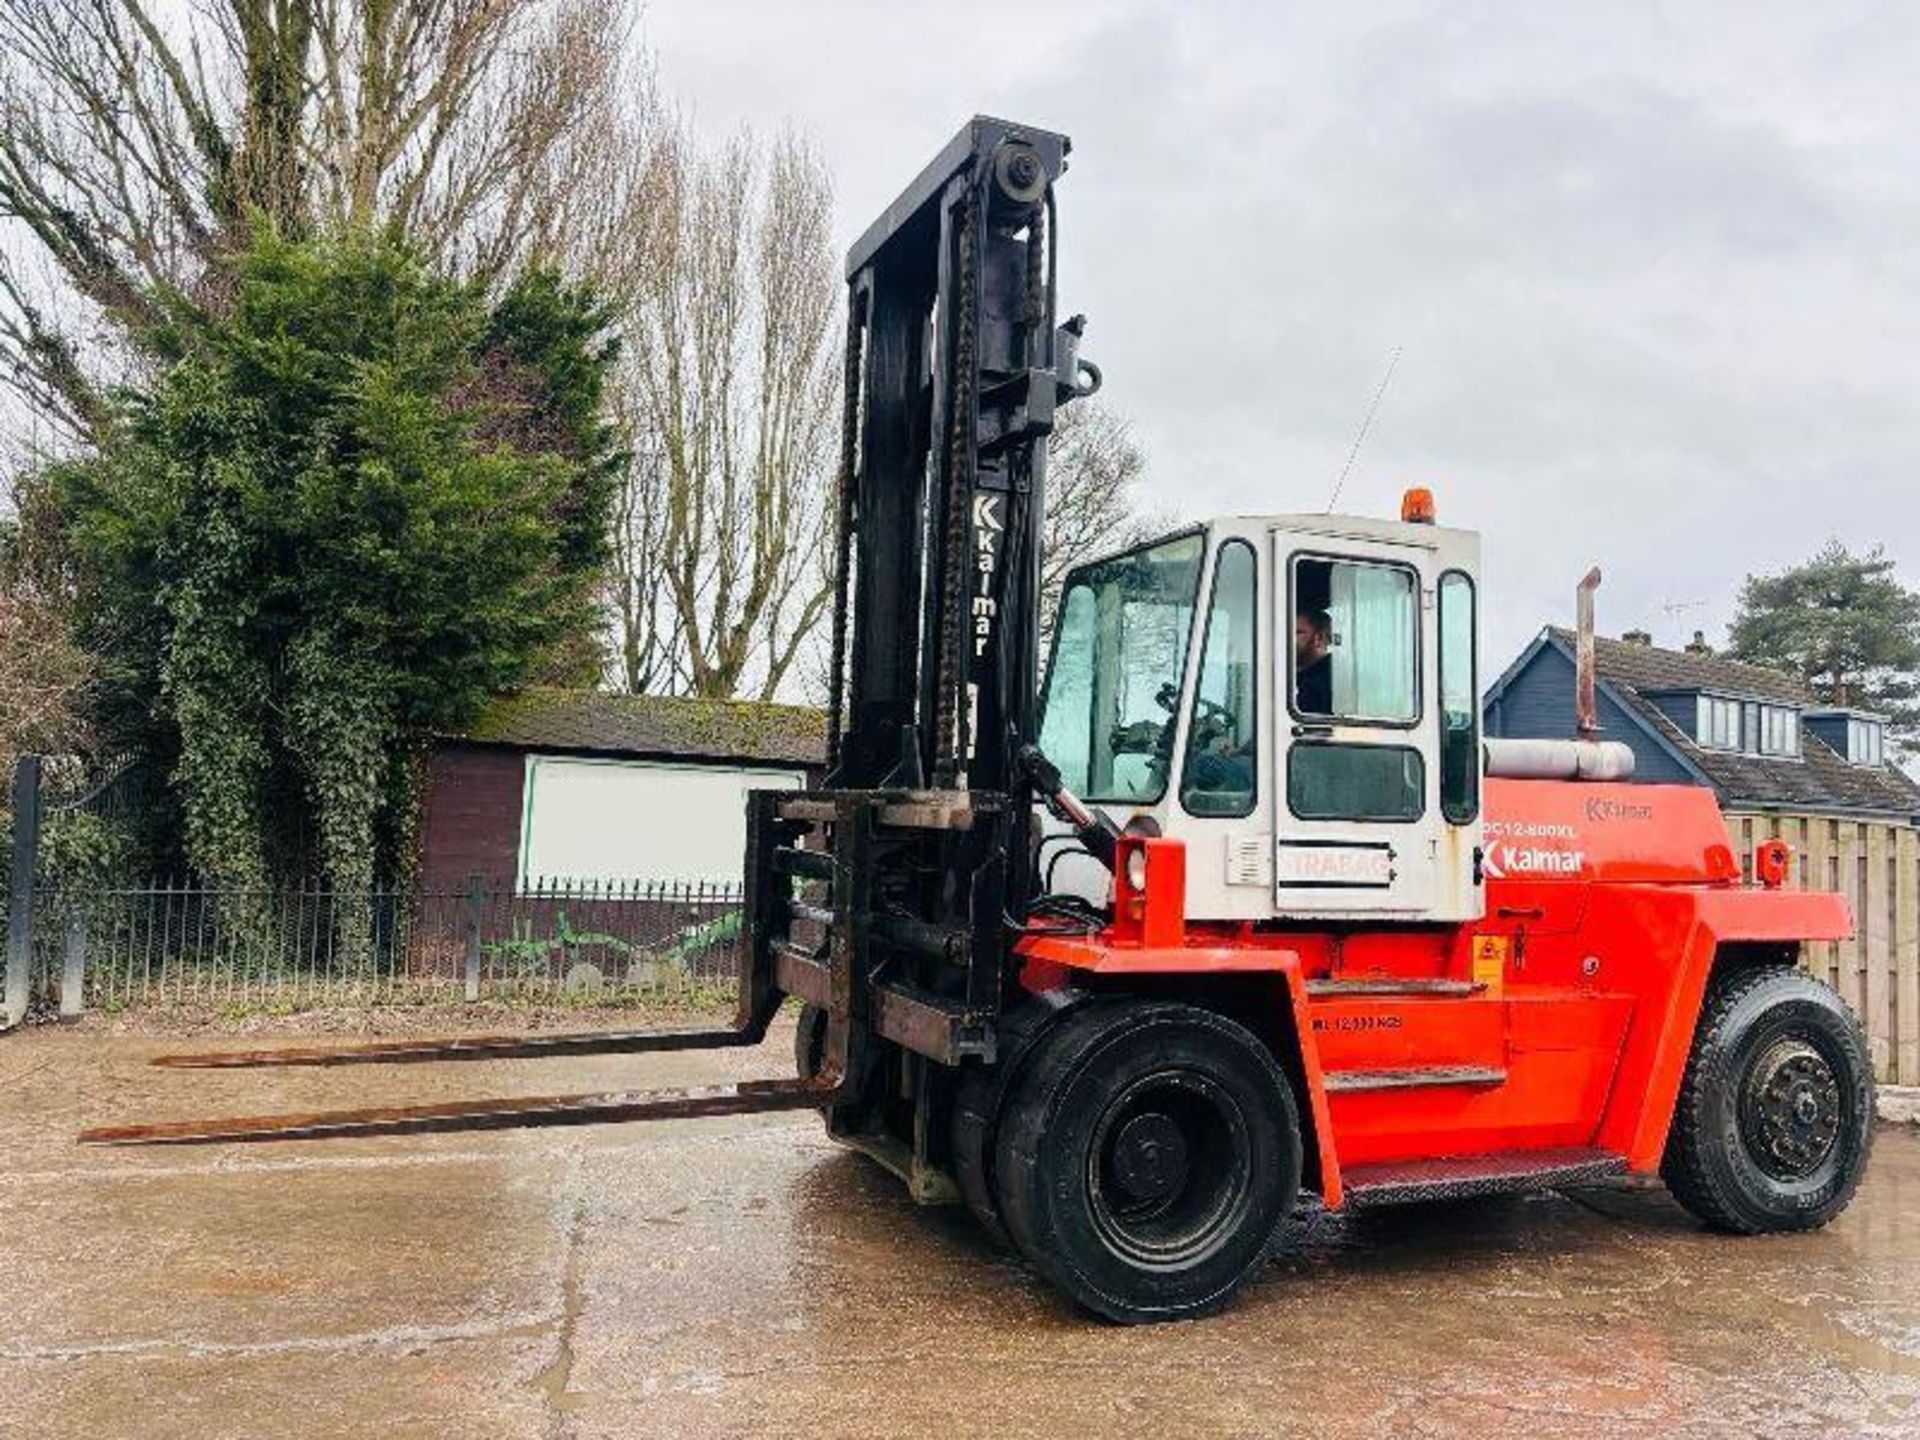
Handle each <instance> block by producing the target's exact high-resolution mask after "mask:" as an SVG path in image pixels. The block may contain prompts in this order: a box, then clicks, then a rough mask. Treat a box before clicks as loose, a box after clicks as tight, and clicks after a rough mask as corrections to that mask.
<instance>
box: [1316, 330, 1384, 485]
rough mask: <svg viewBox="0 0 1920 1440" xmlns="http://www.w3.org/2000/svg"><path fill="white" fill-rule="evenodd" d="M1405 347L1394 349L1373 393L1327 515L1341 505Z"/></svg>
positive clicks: (1348, 453)
mask: <svg viewBox="0 0 1920 1440" xmlns="http://www.w3.org/2000/svg"><path fill="white" fill-rule="evenodd" d="M1402 348H1403V347H1401V346H1399V345H1396V346H1394V347H1393V354H1392V355H1391V356H1389V357H1388V359H1387V373H1386V374H1384V375H1382V376H1381V377H1380V387H1379V388H1378V389H1377V390H1375V391H1374V392H1373V403H1372V404H1370V405H1368V406H1367V415H1366V418H1365V419H1364V420H1362V421H1361V422H1360V433H1359V434H1357V435H1355V436H1354V437H1353V448H1352V449H1351V450H1349V451H1347V463H1346V464H1345V465H1342V466H1341V467H1340V478H1339V479H1337V480H1335V481H1334V482H1333V494H1331V495H1329V496H1328V497H1327V508H1326V511H1325V513H1327V514H1329V515H1331V514H1332V513H1333V507H1334V506H1335V505H1336V504H1338V503H1339V500H1340V491H1341V490H1342V489H1344V488H1345V486H1346V483H1347V476H1348V475H1350V474H1351V473H1353V462H1354V461H1355V460H1356V459H1358V458H1359V455H1360V446H1361V444H1362V443H1363V442H1364V441H1365V440H1366V438H1367V431H1369V430H1371V429H1372V428H1373V417H1374V416H1375V415H1377V414H1379V413H1380V400H1381V397H1382V396H1384V395H1385V394H1386V393H1387V386H1388V384H1389V383H1391V382H1392V380H1393V372H1394V370H1395V369H1396V368H1397V367H1398V366H1399V364H1400V351H1401V349H1402Z"/></svg>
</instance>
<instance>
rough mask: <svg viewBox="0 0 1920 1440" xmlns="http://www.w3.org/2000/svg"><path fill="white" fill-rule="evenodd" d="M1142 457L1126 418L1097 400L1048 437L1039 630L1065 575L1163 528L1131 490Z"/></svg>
mask: <svg viewBox="0 0 1920 1440" xmlns="http://www.w3.org/2000/svg"><path fill="white" fill-rule="evenodd" d="M1146 468H1147V457H1146V454H1145V453H1144V452H1143V451H1142V450H1141V448H1140V445H1139V442H1138V441H1136V440H1135V439H1134V438H1133V428H1132V426H1130V425H1129V424H1128V423H1127V421H1126V420H1125V419H1123V418H1122V417H1121V416H1120V415H1118V414H1117V413H1115V412H1114V411H1113V410H1112V409H1110V408H1109V407H1107V406H1105V405H1102V404H1101V403H1100V402H1099V401H1097V400H1082V401H1080V402H1078V403H1076V404H1073V405H1069V406H1067V407H1066V408H1065V409H1064V410H1062V411H1060V412H1059V416H1058V418H1057V419H1056V421H1055V424H1054V429H1053V434H1052V436H1051V437H1049V439H1048V441H1047V515H1046V520H1045V523H1044V524H1043V525H1042V526H1041V534H1040V627H1041V634H1042V635H1043V636H1050V635H1051V634H1052V633H1053V613H1054V609H1055V607H1056V606H1057V605H1058V604H1059V602H1060V586H1061V583H1062V582H1063V581H1064V580H1065V579H1066V575H1067V572H1068V571H1069V570H1071V569H1072V568H1073V567H1074V566H1076V565H1078V564H1080V563H1081V562H1082V561H1085V560H1090V559H1092V558H1093V557H1094V556H1096V555H1100V554H1103V553H1105V552H1107V551H1112V550H1122V549H1125V548H1126V547H1127V546H1129V545H1136V544H1138V543H1139V542H1141V541H1143V540H1146V539H1148V538H1150V537H1151V536H1153V535H1154V534H1156V533H1158V532H1159V531H1162V530H1165V529H1167V528H1168V527H1169V526H1170V525H1171V523H1172V521H1171V518H1170V517H1169V516H1168V515H1166V514H1165V513H1163V512H1159V511H1153V512H1144V513H1143V512H1142V511H1141V510H1140V509H1139V508H1138V505H1139V496H1138V494H1137V493H1136V492H1137V489H1138V486H1139V483H1140V478H1141V476H1142V475H1143V474H1144V473H1145V472H1146Z"/></svg>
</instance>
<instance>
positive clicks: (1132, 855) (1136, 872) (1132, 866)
mask: <svg viewBox="0 0 1920 1440" xmlns="http://www.w3.org/2000/svg"><path fill="white" fill-rule="evenodd" d="M1127 884H1128V885H1130V886H1132V887H1133V888H1134V889H1135V890H1139V891H1145V890H1146V888H1147V847H1146V846H1144V845H1136V846H1134V847H1133V848H1132V849H1131V850H1129V851H1127Z"/></svg>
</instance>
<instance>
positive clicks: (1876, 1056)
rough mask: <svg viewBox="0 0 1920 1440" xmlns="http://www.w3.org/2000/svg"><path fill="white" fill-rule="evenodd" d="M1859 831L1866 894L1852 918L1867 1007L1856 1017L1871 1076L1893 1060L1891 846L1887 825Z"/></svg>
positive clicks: (1885, 1070) (1885, 1071) (1887, 1068)
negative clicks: (1864, 1032)
mask: <svg viewBox="0 0 1920 1440" xmlns="http://www.w3.org/2000/svg"><path fill="white" fill-rule="evenodd" d="M1860 829H1861V830H1862V831H1864V832H1865V844H1864V846H1863V847H1862V848H1863V851H1864V853H1865V855H1866V861H1867V873H1866V885H1865V887H1864V888H1865V892H1866V893H1865V894H1864V895H1863V896H1862V897H1861V902H1862V903H1861V904H1860V907H1859V908H1858V910H1857V911H1856V912H1855V915H1856V924H1857V925H1858V927H1859V930H1860V947H1861V954H1862V957H1863V958H1864V960H1865V963H1866V967H1867V973H1866V975H1865V976H1864V977H1863V981H1864V983H1863V984H1862V987H1861V989H1862V993H1863V994H1864V996H1865V997H1866V1008H1865V1009H1864V1010H1862V1011H1860V1012H1859V1014H1860V1019H1861V1023H1863V1024H1864V1025H1865V1026H1866V1027H1867V1044H1868V1045H1869V1046H1870V1047H1871V1048H1872V1050H1873V1069H1874V1073H1875V1074H1876V1075H1886V1074H1888V1073H1889V1071H1890V1070H1891V1068H1892V1060H1893V1014H1892V1000H1893V945H1892V943H1891V942H1892V939H1893V934H1892V932H1893V886H1892V885H1891V884H1890V883H1889V882H1890V881H1891V879H1892V873H1891V871H1890V870H1889V869H1888V863H1887V853H1888V850H1889V849H1890V848H1891V847H1890V846H1889V845H1888V839H1889V837H1888V833H1887V831H1888V827H1887V826H1885V825H1871V824H1867V825H1862V826H1861V827H1860Z"/></svg>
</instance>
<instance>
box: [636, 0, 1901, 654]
mask: <svg viewBox="0 0 1920 1440" xmlns="http://www.w3.org/2000/svg"><path fill="white" fill-rule="evenodd" d="M645 31H646V35H647V38H648V40H649V43H650V44H651V45H652V46H653V48H654V50H655V51H656V55H657V60H658V63H659V67H660V72H661V79H662V82H663V85H664V87H665V88H666V89H667V90H668V91H669V92H671V93H672V94H674V95H675V96H676V97H677V98H678V99H679V100H680V101H681V102H682V103H684V104H686V105H688V106H689V107H691V109H692V110H693V112H694V115H695V118H696V120H697V121H698V123H699V125H700V127H701V128H702V129H703V130H707V131H709V132H724V131H725V130H727V129H729V128H731V127H733V126H736V125H740V124H743V123H744V124H749V125H752V126H755V127H757V128H762V129H772V128H776V127H779V126H781V125H786V124H790V125H792V126H795V127H797V128H799V129H801V130H804V131H806V132H807V133H809V134H810V135H811V136H813V137H814V138H815V140H816V141H817V142H818V144H819V146H820V148H821V151H822V153H823V155H824V157H825V158H826V160H827V162H828V164H829V165H830V166H831V168H832V170H833V172H834V175H835V179H836V184H837V189H838V209H839V226H838V228H839V231H840V234H841V237H842V242H843V244H844V243H845V242H846V241H849V240H851V239H852V237H853V236H854V235H855V234H856V233H858V231H859V230H860V229H861V228H863V227H864V225H865V224H866V222H867V221H868V220H869V219H871V218H872V217H873V215H875V214H876V213H877V212H878V211H879V210H880V208H881V207H882V206H883V205H884V204H886V202H887V201H889V200H890V199H891V198H892V197H893V195H894V194H895V193H896V192H897V191H898V190H899V189H900V188H901V187H902V186H903V185H904V184H905V183H906V182H907V180H908V179H909V178H910V177H911V176H912V175H913V174H914V173H916V172H917V171H918V169H919V168H920V166H921V165H922V164H924V163H925V162H926V161H927V160H928V159H930V158H931V157H932V155H933V153H934V152H935V151H936V150H937V149H938V148H939V146H940V145H941V144H942V143H943V142H944V141H945V140H946V139H948V138H949V136H950V135H951V134H952V133H953V132H954V131H955V130H956V129H958V127H959V126H960V124H961V123H962V122H963V121H964V120H965V118H966V117H967V116H969V115H970V114H972V113H974V112H975V111H985V112H987V113H991V114H999V115H1004V116H1008V117H1011V118H1013V119H1017V120H1022V121H1026V122H1029V123H1032V124H1035V125H1042V126H1046V127H1049V128H1053V129H1058V130H1062V131H1065V132H1066V133H1068V134H1069V135H1071V136H1072V137H1073V141H1074V147H1075V148H1074V156H1073V163H1072V170H1071V173H1070V174H1069V176H1068V178H1067V180H1066V182H1065V183H1064V184H1063V185H1062V187H1061V194H1060V204H1061V229H1062V235H1061V248H1062V254H1061V266H1062V279H1063V285H1062V297H1061V298H1062V305H1063V311H1070V310H1084V311H1086V312H1087V313H1088V315H1089V316H1090V319H1091V330H1090V333H1089V339H1088V343H1087V347H1086V348H1087V353H1088V354H1089V355H1090V356H1091V357H1092V358H1094V359H1096V360H1097V361H1099V362H1100V364H1101V366H1102V368H1103V369H1104V370H1105V373H1106V380H1107V388H1106V392H1105V394H1106V398H1107V399H1109V400H1110V401H1111V402H1112V403H1113V404H1114V406H1116V407H1117V408H1118V409H1120V410H1121V411H1122V412H1123V413H1125V414H1126V415H1127V416H1128V417H1129V418H1130V419H1131V420H1132V421H1133V423H1134V425H1135V426H1136V428H1137V430H1138V432H1139V434H1140V436H1141V438H1142V439H1143V440H1144V442H1145V445H1146V448H1147V450H1148V452H1149V463H1150V481H1149V484H1150V488H1151V499H1152V500H1153V501H1154V502H1156V503H1159V504H1163V505H1167V506H1170V507H1174V508H1176V509H1178V510H1179V511H1180V512H1182V513H1184V514H1186V515H1189V516H1196V517H1197V516H1201V515H1204V514H1207V513H1209V512H1226V511H1236V512H1246V511H1262V510H1276V511H1283V510H1292V509H1305V510H1318V509H1321V508H1323V507H1324V506H1325V504H1326V502H1327V499H1328V495H1329V492H1330V490H1331V487H1332V484H1333V481H1334V478H1335V476H1336V475H1337V474H1338V473H1339V470H1340V468H1341V464H1342V462H1343V460H1344V459H1345V456H1346V453H1347V450H1348V448H1349V447H1350V445H1351V444H1352V441H1353V437H1354V434H1355V432H1356V430H1357V429H1358V428H1359V426H1360V422H1361V419H1362V417H1363V415H1364V414H1365V412H1366V408H1367V403H1368V401H1369V399H1370V397H1371V396H1372V394H1373V391H1374V390H1375V388H1376V387H1377V386H1378V384H1379V382H1380V378H1381V376H1382V374H1383V372H1384V371H1385V369H1386V366H1387V362H1388V358H1389V356H1390V355H1391V354H1392V353H1393V351H1394V349H1395V347H1401V348H1402V349H1403V355H1402V358H1401V360H1400V363H1399V368H1398V372H1397V374H1396V375H1395V377H1394V379H1393V382H1392V384H1391V386H1390V387H1389V389H1388V392H1387V395H1386V398H1385V401H1384V403H1383V405H1382V407H1381V410H1380V414H1379V417H1378V419H1377V420H1376V422H1375V424H1374V428H1373V432H1372V434H1371V436H1370V437H1369V438H1368V440H1367V443H1366V445H1365V447H1364V449H1363V451H1362V453H1361V456H1360V460H1359V462H1358V464H1357V465H1356V467H1355V470H1354V473H1353V475H1352V477H1351V478H1350V479H1349V480H1348V482H1347V486H1346V490H1345V493H1344V495H1343V496H1342V502H1341V508H1342V509H1351V510H1355V511H1359V512H1363V513H1373V514H1386V513H1390V512H1392V511H1393V510H1395V509H1396V508H1397V504H1398V496H1399V494H1400V492H1401V490H1402V489H1404V488H1405V487H1406V486H1408V485H1410V484H1425V485H1429V486H1431V487H1432V488H1433V489H1434V491H1435V492H1436V494H1437V496H1438V500H1439V506H1440V514H1441V519H1442V521H1443V522H1445V523H1450V524H1458V525H1465V526H1470V527H1473V528H1477V529H1479V530H1481V531H1482V532H1483V533H1484V535H1485V550H1486V576H1487V601H1488V604H1487V612H1488V614H1487V619H1488V624H1487V636H1488V643H1489V645H1490V646H1491V648H1492V654H1491V655H1490V656H1489V657H1488V660H1489V665H1488V667H1487V668H1488V670H1489V674H1492V673H1497V672H1498V670H1499V669H1500V668H1501V667H1502V666H1504V665H1505V663H1506V662H1507V660H1508V659H1509V658H1510V657H1511V656H1512V655H1513V653H1514V652H1515V651H1516V650H1517V649H1518V647H1519V646H1520V645H1521V644H1522V643H1523V642H1524V641H1525V639H1526V638H1527V637H1528V636H1530V635H1531V634H1532V633H1533V632H1534V631H1536V630H1537V629H1538V628H1539V626H1540V625H1541V624H1543V623H1546V622H1547V621H1549V620H1553V621H1563V620H1566V619H1568V618H1570V616H1571V613H1572V598H1571V597H1572V589H1573V585H1574V582H1575V580H1576V579H1577V578H1578V577H1579V575H1580V573H1581V572H1582V571H1583V569H1584V568H1585V567H1586V566H1587V565H1588V564H1591V563H1598V564H1600V565H1601V566H1602V567H1603V568H1604V570H1605V572H1606V584H1605V586H1604V588H1603V589H1602V592H1601V598H1600V624H1601V629H1602V632H1603V633H1618V632H1619V631H1620V630H1623V629H1626V628H1630V627H1633V626H1644V627H1646V628H1647V629H1650V630H1652V631H1653V632H1654V634H1655V636H1656V637H1657V638H1658V639H1659V640H1660V641H1661V642H1662V643H1678V642H1679V641H1681V640H1684V639H1685V638H1686V636H1687V635H1688V634H1689V633H1691V631H1692V630H1693V629H1695V628H1704V629H1705V630H1706V631H1707V632H1708V634H1709V637H1710V638H1714V639H1718V638H1719V632H1720V631H1721V628H1722V627H1723V625H1724V623H1725V621H1726V619H1727V618H1728V616H1729V614H1730V613H1731V609H1732V604H1733V600H1734V597H1735V595H1736V593H1737V591H1738V589H1739V585H1740V581H1741V579H1742V577H1743V576H1744V575H1745V574H1747V573H1748V572H1749V571H1753V570H1766V569H1773V568H1778V567H1780V566H1783V565H1786V564H1789V563H1791V562H1793V561H1796V560H1799V559H1801V558H1804V557H1805V556H1806V555H1808V554H1809V553H1811V552H1812V551H1813V550H1814V549H1815V548H1817V547H1818V545H1819V544H1820V543H1821V542H1822V541H1824V540H1825V539H1826V538H1827V537H1828V536H1832V535H1837V536H1839V537H1840V538H1841V539H1843V540H1845V541H1846V542H1848V543H1849V544H1852V545H1855V546H1867V545H1872V544H1875V543H1881V542H1884V543H1885V544H1886V546H1887V548H1888V549H1889V551H1890V552H1891V553H1892V554H1893V555H1894V556H1895V557H1896V558H1898V559H1899V560H1900V561H1901V562H1902V568H1903V572H1904V574H1905V575H1906V576H1907V578H1908V579H1909V581H1910V582H1913V581H1920V486H1916V484H1915V481H1916V478H1920V163H1916V161H1917V159H1920V101H1916V79H1917V78H1920V5H1915V4H1911V3H1898V4H1885V5H1869V4H1833V3H1826V4H1805V3H1800V4H1785V5H1765V4H1757V3H1742V4H1726V5H1720V6H1715V5H1704V4H1696V5H1689V6H1678V5H1674V6H1631V5H1626V4H1609V5H1592V4H1587V5H1552V4H1545V3H1528V4H1510V5H1488V4H1472V3H1464V0H1452V3H1439V0H1433V3H1420V4H1364V5H1362V4H1354V5H1337V6H1336V5H1295V4H1273V3H1268V4H1246V5H1240V4H1224V3H1222V4H1197V3H1196V4H1173V3H1161V4H1145V3H1135V4H1129V3H1100V4H1080V3H1062V0H1054V3H1041V4H1035V3H1021V4H999V3H982V0H974V3H968V4H955V3H943V4H913V3H903V0H892V3H864V0H861V3H855V0H843V3H834V4H826V3H806V4H803V3H792V4H768V3H756V0H653V3H652V4H651V5H650V7H649V9H648V11H647V13H646V20H645ZM1698 601H1704V602H1705V604H1704V605H1693V604H1692V602H1698ZM1670 606H1686V607H1688V608H1684V609H1677V610H1672V611H1669V609H1668V608H1667V607H1670Z"/></svg>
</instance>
